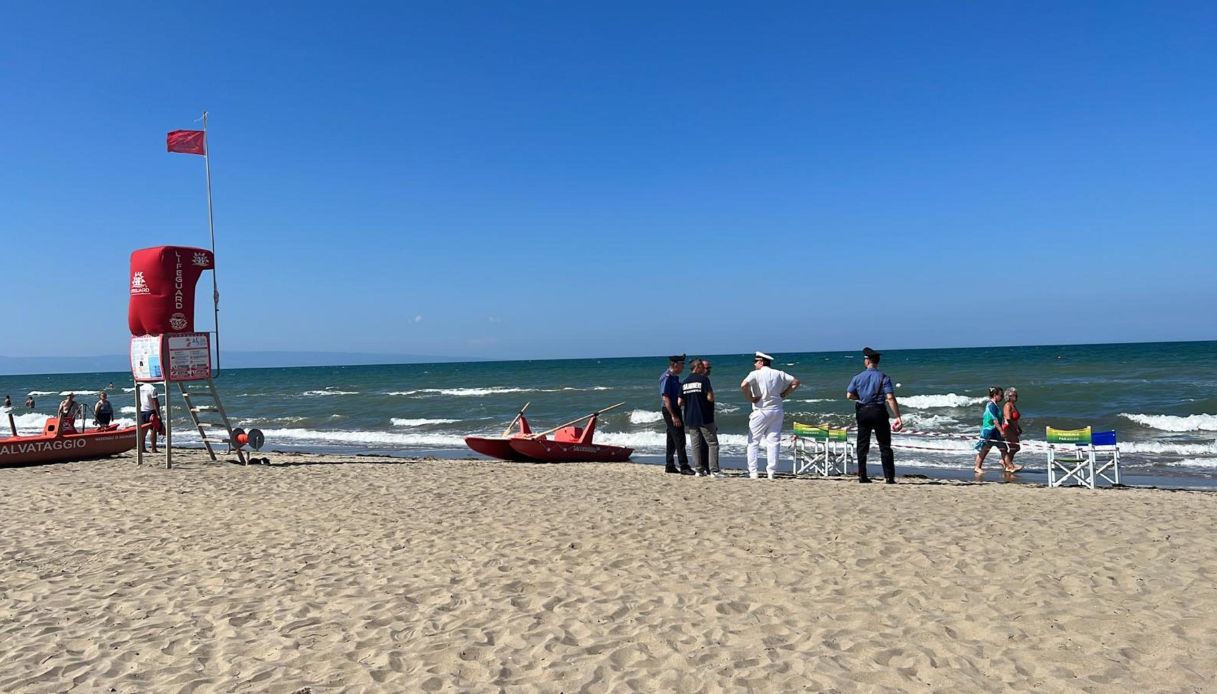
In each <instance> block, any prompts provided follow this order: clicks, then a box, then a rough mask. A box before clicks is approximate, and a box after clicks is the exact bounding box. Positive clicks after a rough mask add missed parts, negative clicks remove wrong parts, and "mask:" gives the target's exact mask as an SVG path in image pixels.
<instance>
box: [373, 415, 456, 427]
mask: <svg viewBox="0 0 1217 694" xmlns="http://www.w3.org/2000/svg"><path fill="white" fill-rule="evenodd" d="M459 421H460V420H459V419H400V418H398V417H393V418H392V419H390V420H389V423H390V424H392V425H393V426H395V427H424V426H427V425H430V424H452V423H453V422H459Z"/></svg>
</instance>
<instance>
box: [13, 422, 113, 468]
mask: <svg viewBox="0 0 1217 694" xmlns="http://www.w3.org/2000/svg"><path fill="white" fill-rule="evenodd" d="M133 448H135V427H133V426H131V427H124V428H121V429H120V428H118V427H117V426H113V425H112V426H108V427H98V428H96V429H90V430H86V431H76V430H75V428H73V427H72V426H71V424H70V423H67V422H65V425H64V426H60V421H59V418H58V417H51V418H49V419H47V420H46V424H45V425H43V427H42V433H41V434H35V435H34V436H9V437H5V438H0V467H5V466H8V465H28V464H30V463H66V462H71V461H74V460H89V459H92V458H105V457H107V456H111V455H118V454H119V453H126V452H127V451H129V450H131V449H133Z"/></svg>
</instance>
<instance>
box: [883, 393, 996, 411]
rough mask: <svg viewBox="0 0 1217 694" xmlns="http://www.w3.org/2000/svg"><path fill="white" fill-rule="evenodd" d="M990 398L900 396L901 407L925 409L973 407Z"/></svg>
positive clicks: (952, 395)
mask: <svg viewBox="0 0 1217 694" xmlns="http://www.w3.org/2000/svg"><path fill="white" fill-rule="evenodd" d="M986 400H988V398H974V397H970V396H967V395H956V394H954V393H947V394H946V395H903V396H901V397H900V406H901V407H910V408H912V409H915V410H924V409H929V408H934V407H972V406H973V405H983V404H984V402H985V401H986Z"/></svg>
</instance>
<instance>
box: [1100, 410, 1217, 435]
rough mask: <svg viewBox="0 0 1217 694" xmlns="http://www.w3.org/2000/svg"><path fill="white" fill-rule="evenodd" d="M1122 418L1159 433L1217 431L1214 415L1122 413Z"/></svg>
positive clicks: (1216, 416)
mask: <svg viewBox="0 0 1217 694" xmlns="http://www.w3.org/2000/svg"><path fill="white" fill-rule="evenodd" d="M1120 416H1121V417H1123V418H1125V419H1129V420H1132V421H1134V422H1136V423H1137V424H1140V425H1142V426H1147V427H1149V428H1150V429H1158V430H1159V431H1217V415H1212V414H1189V415H1187V416H1186V417H1176V416H1173V415H1168V414H1128V413H1126V412H1121V413H1120Z"/></svg>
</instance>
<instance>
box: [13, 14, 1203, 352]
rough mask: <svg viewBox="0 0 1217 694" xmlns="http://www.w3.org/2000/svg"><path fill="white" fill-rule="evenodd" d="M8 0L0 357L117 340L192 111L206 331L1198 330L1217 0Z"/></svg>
mask: <svg viewBox="0 0 1217 694" xmlns="http://www.w3.org/2000/svg"><path fill="white" fill-rule="evenodd" d="M5 14H6V18H5V22H4V26H3V27H2V28H0V93H3V94H4V105H3V106H2V107H0V162H2V163H3V165H2V166H0V190H2V191H3V192H2V193H0V239H3V240H2V241H0V272H2V281H3V285H4V286H5V287H6V288H7V291H6V292H5V294H6V301H5V307H6V313H7V314H8V316H9V321H8V326H9V327H8V329H5V330H4V331H2V332H0V355H8V356H31V355H43V356H46V355H65V356H70V355H92V354H113V353H123V352H125V351H126V343H127V339H128V333H127V327H126V306H127V286H126V282H127V270H128V256H129V254H130V252H131V251H132V250H134V249H136V248H142V247H147V246H155V245H163V244H181V245H194V246H204V247H205V246H207V245H208V243H209V241H208V236H207V226H206V199H205V195H204V178H203V162H202V159H201V158H199V157H192V156H188V155H180V154H168V153H166V152H165V151H164V138H165V133H166V132H167V131H169V130H174V129H187V128H192V127H198V126H197V124H195V123H194V122H193V121H194V119H195V118H197V117H198V116H199V114H200V112H201V111H202V110H203V109H204V108H206V109H208V110H209V111H210V112H211V118H210V129H211V141H210V142H211V151H212V173H213V176H214V194H215V206H216V235H217V252H218V271H219V277H218V279H219V284H220V289H221V292H222V295H223V299H222V302H221V321H222V331H223V333H222V334H223V344H224V346H225V347H226V348H228V349H233V350H309V351H316V350H334V351H348V352H351V351H363V352H386V353H402V354H448V355H454V356H471V357H489V358H508V359H510V358H547V357H578V356H617V355H634V354H662V353H668V352H672V351H682V352H683V351H688V352H700V353H726V352H744V351H750V350H752V349H756V348H764V349H769V350H774V351H805V350H821V349H854V348H857V347H858V346H860V345H863V344H869V345H874V346H876V347H880V348H885V349H890V348H898V347H937V346H941V347H954V346H973V345H1006V344H1043V343H1060V342H1106V341H1152V340H1188V339H1214V338H1217V328H1215V327H1214V326H1215V325H1217V322H1215V321H1213V320H1212V318H1211V309H1207V308H1206V309H1201V308H1200V307H1202V306H1208V305H1211V304H1212V303H1213V299H1214V298H1217V279H1215V277H1217V272H1215V271H1214V264H1215V263H1214V261H1215V260H1217V253H1215V252H1214V250H1213V245H1212V241H1211V239H1212V238H1213V235H1214V232H1215V231H1217V230H1215V229H1214V226H1215V224H1214V221H1215V220H1217V130H1215V129H1214V127H1213V124H1214V123H1217V90H1214V88H1213V85H1214V76H1215V75H1217V5H1214V4H1213V3H1211V2H1194V3H1192V2H1172V3H1152V2H1143V3H1128V2H1112V1H1108V2H1096V3H1080V2H1075V3H1058V2H1005V3H1002V2H985V3H971V2H924V3H908V2H890V3H885V2H874V3H847V2H837V3H818V2H797V3H776V4H763V5H760V4H755V3H692V2H683V3H597V4H593V3H569V2H547V3H493V2H483V3H478V2H428V3H371V2H355V3H342V4H340V3H323V4H322V3H290V4H289V3H262V4H257V3H229V2H215V3H207V4H205V5H197V6H187V5H182V4H180V3H143V4H132V3H119V4H116V5H115V6H109V5H107V6H105V7H103V6H100V5H97V4H96V3H23V4H17V5H12V6H10V7H8V8H7V9H6V13H5ZM204 282H208V280H207V279H206V277H205V278H204ZM208 288H209V284H208ZM206 294H207V290H203V293H202V294H201V296H200V299H201V300H203V301H205V297H206ZM209 314H210V311H209V310H208V309H207V308H206V307H205V308H203V309H201V310H200V322H201V324H203V325H204V326H208V325H210V316H209ZM203 315H206V318H203V317H202V316H203Z"/></svg>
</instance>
